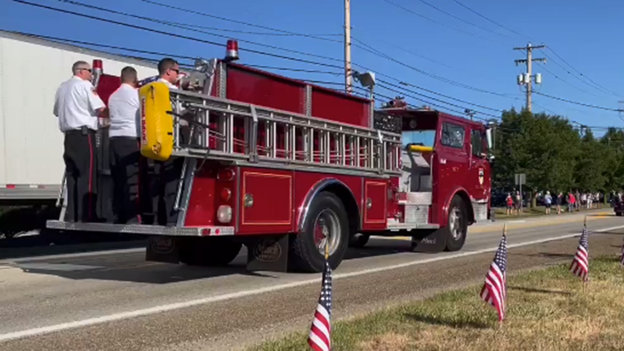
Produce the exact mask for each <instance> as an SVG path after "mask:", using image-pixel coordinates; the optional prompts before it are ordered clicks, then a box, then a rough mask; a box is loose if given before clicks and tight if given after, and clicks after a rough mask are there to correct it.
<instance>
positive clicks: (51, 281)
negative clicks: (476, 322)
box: [0, 212, 624, 351]
mask: <svg viewBox="0 0 624 351" xmlns="http://www.w3.org/2000/svg"><path fill="white" fill-rule="evenodd" d="M606 213H608V212H606ZM582 221H583V216H582V215H569V216H560V217H559V216H552V217H550V218H536V219H527V220H520V221H512V222H509V223H508V240H509V246H510V250H509V269H510V271H512V272H513V271H518V270H523V269H527V268H532V267H537V266H543V265H548V264H555V263H560V262H566V261H569V260H570V259H571V257H572V255H573V254H574V252H575V250H576V246H577V243H578V238H576V237H574V236H575V235H579V234H580V230H581V228H582ZM588 226H589V228H590V230H591V231H592V232H593V233H594V234H593V235H592V236H591V239H590V255H597V254H603V253H609V254H615V253H618V252H619V251H620V247H621V244H622V237H623V236H624V220H623V219H622V218H616V217H614V216H612V215H611V214H610V213H608V214H606V215H593V216H590V217H589V220H588ZM501 229H502V224H501V223H495V224H490V225H484V226H479V227H473V228H471V231H470V234H469V238H468V241H467V243H466V246H465V247H464V249H463V250H462V251H460V252H454V253H440V254H417V253H413V252H408V249H409V241H404V240H396V239H382V238H379V239H371V242H370V243H369V244H368V245H367V247H365V248H363V249H358V250H350V252H349V253H348V259H347V260H346V261H344V262H343V263H342V265H341V266H340V267H339V268H338V269H337V270H336V271H335V273H334V281H335V283H334V319H341V318H347V317H350V316H353V315H357V314H360V313H363V312H369V311H371V310H374V309H376V308H381V307H385V306H389V305H392V304H395V303H400V302H403V301H407V300H413V299H418V298H423V297H426V296H429V295H431V294H433V293H435V292H438V291H440V290H444V289H449V288H455V287H460V286H465V285H466V284H471V283H478V282H481V281H482V279H483V277H484V274H485V272H486V270H487V267H488V266H489V264H490V262H491V260H492V255H493V252H494V250H495V249H496V246H497V245H498V241H499V239H500V235H501ZM244 260H245V257H244V256H243V255H241V257H239V258H238V259H237V260H236V261H235V264H234V265H233V266H232V267H228V268H221V269H205V268H196V267H186V266H182V265H168V264H160V263H151V262H145V261H144V252H142V251H140V250H137V249H128V250H116V251H108V252H104V253H93V252H91V253H78V254H68V255H56V256H48V257H36V258H20V259H13V260H5V261H0V316H1V319H0V320H1V323H0V350H7V351H8V350H20V351H23V350H46V351H54V350H63V351H71V350H80V351H86V350H97V351H107V350H111V351H119V350H124V351H133V350H154V351H155V350H158V351H161V350H162V351H164V350H176V351H181V350H230V349H240V348H242V347H245V346H249V345H250V344H253V343H256V342H258V341H260V340H263V339H266V338H269V337H278V336H280V335H283V334H285V333H288V332H290V331H293V330H305V328H307V327H308V326H309V323H310V320H311V319H310V318H311V316H312V314H313V311H314V308H315V304H316V300H317V298H318V293H319V285H320V284H319V280H320V275H309V274H292V273H291V274H281V273H249V272H246V271H245V270H244Z"/></svg>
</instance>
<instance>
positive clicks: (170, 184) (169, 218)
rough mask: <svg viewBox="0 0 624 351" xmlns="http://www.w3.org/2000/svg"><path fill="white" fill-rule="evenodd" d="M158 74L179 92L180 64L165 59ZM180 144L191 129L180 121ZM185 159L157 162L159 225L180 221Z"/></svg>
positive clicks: (161, 80) (184, 140)
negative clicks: (178, 197)
mask: <svg viewBox="0 0 624 351" xmlns="http://www.w3.org/2000/svg"><path fill="white" fill-rule="evenodd" d="M158 74H159V76H160V79H159V80H158V81H159V82H161V83H165V85H167V87H169V90H177V89H178V87H177V86H176V85H175V84H176V83H177V82H178V79H179V77H180V67H179V65H178V62H176V61H175V60H173V59H171V58H164V59H162V60H160V62H159V63H158ZM178 123H179V125H180V133H179V135H178V138H180V143H181V144H184V143H185V142H186V141H187V140H188V134H189V128H188V122H186V121H185V120H179V122H178ZM183 164H184V159H183V158H180V157H171V158H170V159H169V160H167V161H164V162H155V171H156V176H157V180H156V182H157V183H156V188H157V193H156V194H155V195H156V204H155V205H156V208H157V209H158V216H157V220H158V224H160V225H166V226H175V225H176V224H177V220H178V211H176V210H175V209H174V206H175V199H176V194H177V190H178V184H179V182H180V175H181V172H182V165H183Z"/></svg>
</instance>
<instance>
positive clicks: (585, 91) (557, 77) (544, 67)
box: [541, 55, 598, 97]
mask: <svg viewBox="0 0 624 351" xmlns="http://www.w3.org/2000/svg"><path fill="white" fill-rule="evenodd" d="M544 56H546V55H544ZM541 67H542V69H543V70H544V71H546V72H548V73H550V74H551V75H552V76H553V77H555V78H556V79H559V80H560V81H562V82H564V83H565V84H567V85H569V86H571V87H572V88H574V89H576V90H578V91H580V92H583V93H585V94H590V95H593V96H596V97H598V96H597V95H595V94H594V93H591V92H589V91H587V90H584V89H581V88H579V87H577V86H576V85H574V84H572V83H570V82H568V81H567V80H565V79H563V78H561V77H559V76H558V75H557V74H556V73H554V72H553V71H551V70H549V69H548V68H547V67H546V65H545V64H543V63H542V66H541Z"/></svg>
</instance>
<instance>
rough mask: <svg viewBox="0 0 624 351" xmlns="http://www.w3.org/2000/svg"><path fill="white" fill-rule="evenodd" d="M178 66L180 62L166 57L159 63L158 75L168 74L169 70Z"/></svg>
mask: <svg viewBox="0 0 624 351" xmlns="http://www.w3.org/2000/svg"><path fill="white" fill-rule="evenodd" d="M178 65H179V64H178V61H176V60H174V59H172V58H169V57H166V58H164V59H162V60H160V62H158V74H160V75H163V74H165V72H167V70H168V69H172V68H173V67H175V66H178Z"/></svg>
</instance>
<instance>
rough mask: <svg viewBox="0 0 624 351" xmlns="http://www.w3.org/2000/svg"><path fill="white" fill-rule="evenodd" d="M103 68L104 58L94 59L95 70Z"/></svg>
mask: <svg viewBox="0 0 624 351" xmlns="http://www.w3.org/2000/svg"><path fill="white" fill-rule="evenodd" d="M103 68H104V64H103V63H102V60H93V70H96V69H99V70H102V69H103Z"/></svg>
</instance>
